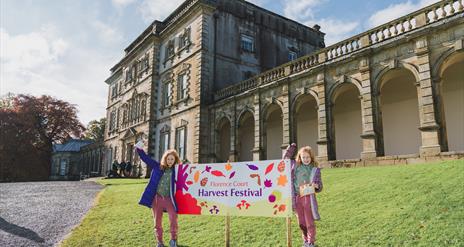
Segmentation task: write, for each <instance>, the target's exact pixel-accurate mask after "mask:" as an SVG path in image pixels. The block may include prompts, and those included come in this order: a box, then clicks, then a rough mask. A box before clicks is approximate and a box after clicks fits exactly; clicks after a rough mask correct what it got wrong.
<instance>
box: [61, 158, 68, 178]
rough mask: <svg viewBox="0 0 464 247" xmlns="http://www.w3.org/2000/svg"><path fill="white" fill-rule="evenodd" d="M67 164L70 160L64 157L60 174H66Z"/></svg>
mask: <svg viewBox="0 0 464 247" xmlns="http://www.w3.org/2000/svg"><path fill="white" fill-rule="evenodd" d="M67 166H68V160H67V159H62V160H61V162H60V176H64V175H66V169H67Z"/></svg>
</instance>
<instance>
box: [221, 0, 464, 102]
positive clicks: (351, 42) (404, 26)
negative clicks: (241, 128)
mask: <svg viewBox="0 0 464 247" xmlns="http://www.w3.org/2000/svg"><path fill="white" fill-rule="evenodd" d="M463 11H464V7H463V0H446V1H440V2H437V3H435V4H432V5H429V6H427V7H424V8H422V9H420V10H418V11H415V12H413V13H411V14H408V15H406V16H403V17H400V18H398V19H395V20H393V21H390V22H388V23H385V24H383V25H380V26H378V27H375V28H373V29H370V30H368V31H366V32H363V33H361V34H358V35H356V36H353V37H351V38H348V39H346V40H343V41H341V42H338V43H336V44H333V45H331V46H328V47H326V48H324V49H321V50H318V51H316V52H315V53H312V54H309V55H306V56H303V57H301V58H299V59H296V60H294V61H291V62H288V63H286V64H283V65H281V66H279V67H276V68H273V69H271V70H269V71H265V72H263V73H261V74H259V75H257V76H255V77H253V78H251V79H248V80H245V81H242V82H239V83H237V84H235V85H232V86H229V87H227V88H224V89H221V90H219V91H217V92H216V93H215V95H214V99H215V100H220V99H223V98H226V97H229V96H232V95H236V94H239V93H242V92H244V91H247V90H250V89H252V88H254V87H258V86H262V85H265V84H269V83H272V82H274V81H277V80H280V79H282V78H285V77H288V76H292V75H295V74H298V73H302V72H304V71H307V70H310V69H312V68H314V67H316V66H318V65H320V64H322V63H324V62H328V61H331V60H334V59H343V58H344V57H345V56H347V55H350V54H352V53H355V52H357V51H360V50H362V49H365V48H368V47H370V46H372V45H375V44H378V43H380V42H383V41H386V40H388V39H391V38H393V37H397V36H399V35H403V34H405V33H408V32H410V31H413V30H415V29H418V28H421V27H423V26H426V25H429V24H431V23H434V22H436V21H439V20H441V19H444V18H449V17H451V16H454V15H456V14H458V13H462V12H463Z"/></svg>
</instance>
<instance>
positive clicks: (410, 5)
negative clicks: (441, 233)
mask: <svg viewBox="0 0 464 247" xmlns="http://www.w3.org/2000/svg"><path fill="white" fill-rule="evenodd" d="M436 2H439V1H437V0H421V1H419V2H416V3H414V2H411V1H406V2H403V3H398V4H392V5H390V6H388V7H387V8H385V9H382V10H379V11H377V12H375V13H374V14H372V15H371V16H370V17H369V21H368V23H367V26H368V27H375V26H379V25H382V24H384V23H387V22H389V21H391V20H394V19H396V18H399V17H401V16H404V15H407V14H409V13H411V12H414V11H416V10H418V9H420V8H422V7H425V6H427V5H430V4H432V3H436Z"/></svg>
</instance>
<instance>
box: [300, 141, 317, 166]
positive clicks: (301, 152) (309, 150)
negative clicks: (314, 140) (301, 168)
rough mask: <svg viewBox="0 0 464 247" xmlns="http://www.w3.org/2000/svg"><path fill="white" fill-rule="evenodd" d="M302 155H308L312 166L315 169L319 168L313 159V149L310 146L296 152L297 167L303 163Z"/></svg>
mask: <svg viewBox="0 0 464 247" xmlns="http://www.w3.org/2000/svg"><path fill="white" fill-rule="evenodd" d="M303 153H308V154H309V157H311V164H313V165H314V166H315V167H319V164H318V163H317V161H316V158H315V157H314V152H313V149H312V148H311V147H310V146H305V147H302V148H300V150H298V154H297V155H296V163H297V164H298V165H301V164H302V163H303V161H302V160H301V155H302V154H303Z"/></svg>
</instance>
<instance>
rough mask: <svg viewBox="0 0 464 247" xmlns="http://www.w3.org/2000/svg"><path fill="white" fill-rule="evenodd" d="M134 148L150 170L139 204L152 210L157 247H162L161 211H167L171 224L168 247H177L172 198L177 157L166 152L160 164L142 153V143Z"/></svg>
mask: <svg viewBox="0 0 464 247" xmlns="http://www.w3.org/2000/svg"><path fill="white" fill-rule="evenodd" d="M135 147H136V150H137V153H138V154H139V156H140V159H141V160H142V161H143V162H145V164H147V165H148V166H149V167H150V168H151V169H152V170H151V175H150V181H149V182H148V185H147V187H146V188H145V191H144V192H143V194H142V198H141V199H140V202H139V204H141V205H144V206H147V207H149V208H151V209H152V212H153V219H154V221H155V235H156V239H157V240H158V245H157V246H158V247H164V244H163V226H162V219H163V211H167V213H168V215H169V221H170V223H171V241H169V246H170V247H177V204H176V201H175V197H174V193H175V191H176V188H175V177H176V175H175V168H174V166H175V165H176V164H179V163H180V159H179V155H178V154H177V152H176V150H174V149H170V150H167V151H166V152H165V153H164V154H163V157H162V158H161V164H160V163H159V162H158V161H156V160H153V159H152V158H150V156H148V155H147V154H146V153H145V152H144V151H143V149H142V147H143V141H139V142H138V143H137V144H136V145H135Z"/></svg>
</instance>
